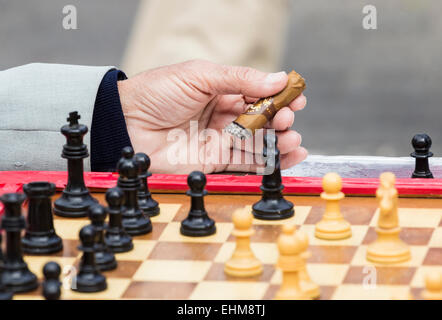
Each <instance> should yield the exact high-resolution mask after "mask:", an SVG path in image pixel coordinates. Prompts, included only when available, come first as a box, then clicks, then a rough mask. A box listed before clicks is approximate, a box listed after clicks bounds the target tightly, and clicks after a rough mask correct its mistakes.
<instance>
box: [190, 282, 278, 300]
mask: <svg viewBox="0 0 442 320" xmlns="http://www.w3.org/2000/svg"><path fill="white" fill-rule="evenodd" d="M268 286H269V284H268V283H267V282H248V281H244V282H241V281H237V282H223V281H203V282H201V283H198V285H197V286H196V288H195V290H194V291H193V292H192V294H191V296H190V299H192V300H260V299H262V297H263V296H264V294H265V293H266V291H267V288H268Z"/></svg>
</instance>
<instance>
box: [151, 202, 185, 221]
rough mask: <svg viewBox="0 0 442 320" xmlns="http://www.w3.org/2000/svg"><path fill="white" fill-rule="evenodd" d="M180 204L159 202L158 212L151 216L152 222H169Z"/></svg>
mask: <svg viewBox="0 0 442 320" xmlns="http://www.w3.org/2000/svg"><path fill="white" fill-rule="evenodd" d="M181 206H182V205H181V204H177V203H160V214H159V215H157V216H155V217H152V218H151V220H152V222H171V221H172V220H173V218H175V216H176V214H177V213H178V211H179V210H180V208H181Z"/></svg>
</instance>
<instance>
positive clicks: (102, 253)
mask: <svg viewBox="0 0 442 320" xmlns="http://www.w3.org/2000/svg"><path fill="white" fill-rule="evenodd" d="M106 216H107V212H106V209H105V208H104V207H103V206H102V205H101V204H98V203H97V204H94V205H92V206H90V207H89V218H90V219H91V222H92V226H93V227H94V228H95V232H96V236H95V245H94V248H95V264H96V265H97V268H98V270H100V271H108V270H113V269H115V268H117V261H116V260H115V255H114V253H113V252H112V251H111V250H110V249H109V248H108V247H107V245H106V243H105V242H104V230H105V228H106V225H105V222H104V221H105V220H106Z"/></svg>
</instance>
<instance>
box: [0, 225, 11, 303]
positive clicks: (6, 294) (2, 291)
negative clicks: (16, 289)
mask: <svg viewBox="0 0 442 320" xmlns="http://www.w3.org/2000/svg"><path fill="white" fill-rule="evenodd" d="M2 275H3V251H2V234H1V233H0V300H11V299H12V292H11V291H10V290H8V289H7V288H6V286H5V285H4V284H3V280H2Z"/></svg>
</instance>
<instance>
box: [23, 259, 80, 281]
mask: <svg viewBox="0 0 442 320" xmlns="http://www.w3.org/2000/svg"><path fill="white" fill-rule="evenodd" d="M24 260H25V262H26V263H27V264H28V268H29V270H31V271H32V272H33V273H34V274H35V275H36V276H37V278H39V279H43V266H44V265H45V264H46V263H47V262H49V261H53V262H56V263H58V264H59V265H60V267H61V271H62V273H66V272H67V270H69V269H71V268H72V267H73V266H74V265H75V261H76V258H73V257H50V258H48V257H47V256H26V257H24Z"/></svg>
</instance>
